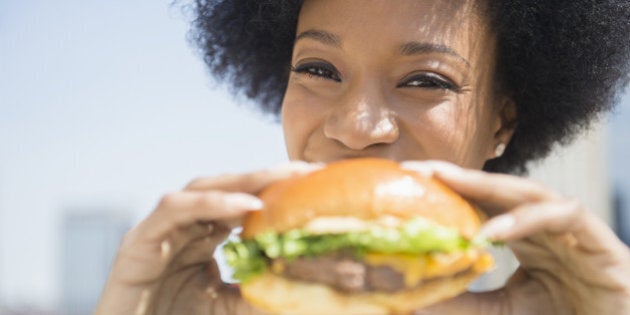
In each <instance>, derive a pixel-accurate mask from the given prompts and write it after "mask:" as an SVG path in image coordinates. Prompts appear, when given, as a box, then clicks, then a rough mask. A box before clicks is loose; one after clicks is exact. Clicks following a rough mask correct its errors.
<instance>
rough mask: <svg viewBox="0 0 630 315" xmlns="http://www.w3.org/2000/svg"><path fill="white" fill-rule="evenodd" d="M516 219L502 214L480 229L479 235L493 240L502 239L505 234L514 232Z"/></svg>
mask: <svg viewBox="0 0 630 315" xmlns="http://www.w3.org/2000/svg"><path fill="white" fill-rule="evenodd" d="M515 223H516V218H515V217H514V216H513V215H511V214H502V215H499V216H496V217H494V218H492V219H491V220H490V221H488V222H487V223H486V224H485V225H484V226H482V227H481V229H479V233H478V234H479V235H480V236H481V237H487V238H491V239H500V238H501V237H503V236H504V235H505V233H507V232H509V231H510V230H512V228H513V227H514V224H515Z"/></svg>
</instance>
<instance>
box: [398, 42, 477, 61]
mask: <svg viewBox="0 0 630 315" xmlns="http://www.w3.org/2000/svg"><path fill="white" fill-rule="evenodd" d="M435 52H437V53H446V54H448V55H451V56H454V57H456V58H457V59H460V60H461V61H463V62H464V63H465V64H466V65H467V66H470V62H468V60H466V58H464V57H462V55H460V54H458V53H457V52H456V51H455V50H454V49H453V48H451V47H449V46H446V45H440V44H433V43H419V42H408V43H405V44H403V45H400V53H401V54H402V55H404V56H411V55H417V54H428V53H435Z"/></svg>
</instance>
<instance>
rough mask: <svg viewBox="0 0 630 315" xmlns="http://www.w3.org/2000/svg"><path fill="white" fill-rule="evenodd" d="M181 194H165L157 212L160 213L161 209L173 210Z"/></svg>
mask: <svg viewBox="0 0 630 315" xmlns="http://www.w3.org/2000/svg"><path fill="white" fill-rule="evenodd" d="M179 194H180V193H178V192H171V193H166V194H164V195H163V196H162V198H161V199H160V201H159V202H158V206H157V209H156V211H160V209H168V208H172V207H173V206H174V205H175V204H177V201H178V200H179Z"/></svg>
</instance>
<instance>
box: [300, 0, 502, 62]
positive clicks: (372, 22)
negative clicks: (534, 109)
mask: <svg viewBox="0 0 630 315" xmlns="http://www.w3.org/2000/svg"><path fill="white" fill-rule="evenodd" d="M481 16H482V15H480V14H478V12H477V9H476V6H475V1H474V0H454V1H444V0H396V1H384V0H362V1H348V0H307V1H305V2H304V5H303V7H302V10H301V12H300V17H299V20H298V28H297V35H298V36H300V34H303V33H304V32H308V31H311V30H321V31H325V32H327V33H328V34H332V35H334V36H335V39H337V41H338V43H339V46H341V48H343V46H344V45H345V44H346V43H347V44H354V45H355V47H356V46H364V47H363V48H365V49H368V50H374V49H379V48H383V49H387V48H392V49H393V48H396V49H397V47H400V46H402V45H405V44H407V43H410V42H420V43H430V44H434V45H440V46H443V47H449V48H451V49H453V50H454V51H457V52H458V53H459V54H461V55H462V56H464V57H465V58H466V59H474V58H475V57H477V56H475V55H478V54H479V53H480V52H479V51H480V49H479V48H482V47H484V46H485V47H487V46H489V45H488V42H487V41H488V40H490V39H491V38H492V36H490V32H489V31H488V28H487V27H485V24H486V23H484V21H483V19H482V18H481ZM375 44H377V45H378V46H375ZM490 46H491V45H490Z"/></svg>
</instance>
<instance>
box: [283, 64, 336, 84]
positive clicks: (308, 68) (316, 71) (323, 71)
mask: <svg viewBox="0 0 630 315" xmlns="http://www.w3.org/2000/svg"><path fill="white" fill-rule="evenodd" d="M291 71H293V72H295V73H301V74H306V75H308V76H309V77H315V78H322V79H327V80H332V81H335V82H341V77H340V76H339V71H337V69H335V67H333V66H332V65H330V64H327V63H322V62H314V63H306V64H303V65H298V66H294V67H291Z"/></svg>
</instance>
